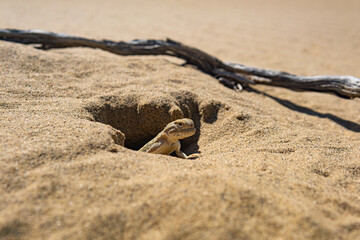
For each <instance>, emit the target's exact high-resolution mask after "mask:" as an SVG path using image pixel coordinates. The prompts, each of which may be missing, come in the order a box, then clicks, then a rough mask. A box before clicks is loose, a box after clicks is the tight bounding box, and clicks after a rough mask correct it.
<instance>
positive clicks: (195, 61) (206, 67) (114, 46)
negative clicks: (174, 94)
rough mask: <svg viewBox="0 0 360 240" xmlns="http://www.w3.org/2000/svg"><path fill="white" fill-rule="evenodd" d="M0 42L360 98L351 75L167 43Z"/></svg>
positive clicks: (16, 37)
mask: <svg viewBox="0 0 360 240" xmlns="http://www.w3.org/2000/svg"><path fill="white" fill-rule="evenodd" d="M0 40H4V41H10V42H17V43H22V44H35V45H36V48H38V49H43V50H48V49H52V48H68V47H88V48H99V49H102V50H105V51H109V52H112V53H115V54H118V55H123V56H128V55H168V56H173V57H178V58H181V59H184V60H185V61H186V63H187V64H191V65H194V66H196V67H197V68H198V69H199V70H201V71H203V72H205V73H207V74H209V75H211V76H213V77H216V78H217V79H219V80H220V82H222V83H223V84H224V85H227V86H230V87H233V88H236V86H238V85H239V84H241V85H252V84H266V85H272V86H279V87H284V88H289V89H292V90H303V91H320V92H329V93H335V94H337V95H338V96H341V97H345V98H355V97H360V79H359V78H356V77H353V76H312V77H305V76H297V75H293V74H289V73H286V72H280V71H274V70H268V69H260V68H255V67H247V66H244V65H241V64H236V63H227V62H222V61H221V60H219V59H217V58H216V57H213V56H211V55H209V54H207V53H205V52H203V51H201V50H199V49H196V48H192V47H189V46H186V45H184V44H181V43H180V42H176V41H173V40H171V39H167V40H165V41H164V40H133V41H129V42H123V41H120V42H114V41H109V40H101V41H99V40H92V39H87V38H80V37H74V36H69V35H66V34H57V33H52V32H44V31H35V30H25V31H24V30H16V29H3V30H0Z"/></svg>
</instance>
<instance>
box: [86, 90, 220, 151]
mask: <svg viewBox="0 0 360 240" xmlns="http://www.w3.org/2000/svg"><path fill="white" fill-rule="evenodd" d="M222 107H225V104H222V103H220V102H217V101H211V100H207V101H204V100H201V99H199V97H198V96H197V95H196V94H193V93H191V92H188V91H181V90H179V91H169V92H165V91H156V92H155V91H147V92H144V91H142V92H140V91H137V90H135V89H134V90H132V91H128V90H127V91H125V90H124V91H119V92H117V93H114V94H111V95H105V96H101V97H99V98H97V99H95V100H93V101H91V102H90V103H88V104H87V105H86V107H85V109H86V110H87V111H88V112H89V113H91V115H92V116H93V118H94V120H95V121H97V122H101V123H104V124H108V125H110V126H112V127H113V128H116V129H118V130H120V131H121V132H122V133H124V134H125V147H126V148H130V149H133V150H138V149H140V148H141V147H142V146H143V145H144V144H146V143H147V142H148V141H150V140H151V139H152V138H154V137H155V136H156V135H157V134H158V133H159V132H160V131H162V130H163V129H164V127H165V126H166V125H167V124H168V123H169V122H171V121H174V120H176V119H179V118H191V119H192V120H193V121H194V123H195V128H196V133H195V135H194V136H192V137H189V138H186V139H183V140H181V143H182V149H186V148H189V151H197V150H198V145H197V142H198V139H199V136H200V134H201V133H200V127H201V121H204V122H207V123H212V122H214V121H216V119H217V114H218V112H219V110H220V109H221V108H222Z"/></svg>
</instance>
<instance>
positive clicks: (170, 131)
mask: <svg viewBox="0 0 360 240" xmlns="http://www.w3.org/2000/svg"><path fill="white" fill-rule="evenodd" d="M195 132H196V129H195V127H194V122H193V120H191V119H189V118H183V119H178V120H175V121H173V122H171V123H169V124H168V125H166V127H165V128H164V130H162V131H161V132H160V133H159V134H158V135H157V136H156V137H154V138H153V139H152V140H150V141H149V142H148V143H146V144H145V145H144V146H143V147H142V148H140V149H139V151H140V152H147V153H156V154H163V155H170V154H171V153H172V152H174V151H175V153H176V155H177V156H178V157H180V158H186V159H191V158H197V157H199V156H200V155H199V154H197V153H194V154H191V155H189V156H187V155H186V154H185V153H183V152H182V151H180V148H181V144H180V141H179V140H180V139H183V138H187V137H190V136H192V135H194V134H195Z"/></svg>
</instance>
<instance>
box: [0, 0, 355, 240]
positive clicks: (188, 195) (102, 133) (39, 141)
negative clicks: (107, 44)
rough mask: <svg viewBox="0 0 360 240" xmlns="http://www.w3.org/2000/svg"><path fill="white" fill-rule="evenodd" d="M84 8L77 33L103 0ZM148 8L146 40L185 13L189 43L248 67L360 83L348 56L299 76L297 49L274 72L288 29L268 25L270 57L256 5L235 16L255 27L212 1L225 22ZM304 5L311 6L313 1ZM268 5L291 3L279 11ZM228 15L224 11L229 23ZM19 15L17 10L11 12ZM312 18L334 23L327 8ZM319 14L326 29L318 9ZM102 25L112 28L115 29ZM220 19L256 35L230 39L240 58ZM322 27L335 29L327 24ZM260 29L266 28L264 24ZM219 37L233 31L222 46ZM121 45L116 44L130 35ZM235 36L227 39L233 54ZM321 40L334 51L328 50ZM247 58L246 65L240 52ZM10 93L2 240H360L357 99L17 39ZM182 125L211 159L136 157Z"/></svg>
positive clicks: (10, 52) (188, 142) (164, 61)
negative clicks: (243, 87) (44, 47)
mask: <svg viewBox="0 0 360 240" xmlns="http://www.w3.org/2000/svg"><path fill="white" fill-rule="evenodd" d="M65 2H66V1H65ZM41 3H42V4H45V5H44V9H52V8H50V7H56V6H60V5H56V4H55V3H49V2H48V1H44V2H41ZM110 3H114V4H115V5H116V4H118V3H115V2H111V1H109V2H107V1H105V2H104V4H105V6H107V7H106V8H102V9H107V10H106V11H105V10H104V11H105V12H106V13H109V14H110V13H112V14H114V15H111V14H110V15H111V16H118V15H117V12H112V11H115V10H113V9H115V8H114V6H113V5H112V4H110ZM23 4H25V5H21V6H24V7H26V3H23ZM57 4H58V3H57ZM74 4H75V6H73V7H74V8H75V9H80V8H81V7H83V6H86V9H87V10H86V11H75V12H73V13H68V14H69V16H70V18H69V20H68V21H70V22H71V24H69V25H68V26H71V27H70V30H69V33H70V34H72V32H71V31H72V30H74V31H75V30H76V31H77V30H79V31H82V32H80V33H81V34H83V35H87V34H86V33H87V32H86V31H87V30H86V29H87V28H81V27H80V26H82V25H81V24H80V23H79V22H78V23H79V24H80V25H79V26H77V27H76V26H75V25H72V24H73V23H74V22H73V21H74V19H82V17H84V16H88V17H89V18H87V19H88V20H89V21H90V22H91V21H92V20H91V19H92V18H91V17H90V16H92V15H91V14H90V13H91V12H92V10H96V9H98V5H97V4H95V3H88V4H85V3H83V4H84V5H82V6H78V5H76V4H77V3H74ZM107 4H110V5H107ZM144 4H145V6H147V7H149V8H151V9H152V10H153V11H155V13H154V15H152V17H154V18H155V19H156V20H157V22H158V25H156V26H157V27H158V28H154V29H151V31H150V30H149V31H147V30H146V28H144V29H142V30H141V31H143V32H142V33H143V35H142V36H148V35H149V37H151V36H158V35H156V34H154V35H151V33H156V31H158V30H159V29H160V30H161V29H163V28H166V29H167V31H166V32H168V33H172V34H174V35H176V34H177V31H175V30H172V28H171V27H169V28H167V25H163V24H164V23H163V22H164V21H163V20H164V19H172V17H169V16H170V15H171V13H172V12H175V13H178V14H179V16H182V17H184V16H189V19H188V20H187V19H186V18H181V19H183V20H184V21H185V23H186V24H185V25H184V26H182V25H177V26H179V29H180V30H178V31H180V33H179V34H180V35H179V36H184V39H185V40H186V41H187V42H188V43H191V41H199V44H200V43H201V44H202V45H201V44H200V46H197V47H199V48H204V50H206V49H210V50H212V51H213V52H214V53H216V54H218V53H219V54H220V55H221V54H223V56H227V57H228V58H235V59H237V60H238V61H239V62H240V61H242V60H243V58H245V60H248V61H250V62H251V61H254V62H255V63H258V64H254V65H258V66H261V63H262V61H264V62H263V63H265V64H266V65H267V66H269V67H271V65H273V66H277V67H278V68H281V67H283V66H281V64H285V65H286V64H288V65H286V67H285V68H284V70H295V71H297V72H300V73H304V74H305V73H307V72H310V73H313V74H315V73H317V72H316V71H311V69H312V68H316V69H317V71H320V70H321V71H324V72H326V73H329V74H330V73H331V71H336V72H337V73H339V74H342V72H338V71H340V70H339V69H340V68H341V69H350V70H352V72H351V74H355V75H356V74H358V73H359V72H356V71H358V68H357V65H356V59H352V60H353V61H350V60H344V61H342V59H345V57H343V58H342V57H335V56H334V55H331V54H329V56H328V59H327V60H329V59H331V61H330V62H332V63H333V65H331V66H328V65H326V64H324V63H323V62H321V60H317V61H316V60H314V64H315V67H314V66H311V67H308V68H306V65H304V68H303V67H301V66H300V65H299V61H302V62H306V57H309V56H308V55H306V54H305V55H302V54H303V52H302V53H296V51H294V49H292V50H291V51H292V58H291V59H295V60H294V61H293V62H292V61H288V62H287V61H284V62H286V63H279V62H280V60H281V58H283V57H285V56H286V54H288V52H287V50H286V48H284V47H282V46H281V47H280V46H279V47H277V45H276V43H273V42H274V41H273V38H276V36H277V35H276V34H277V33H278V34H280V32H276V31H275V33H273V31H266V29H264V31H263V33H264V34H263V36H262V38H261V39H263V40H261V41H263V43H267V44H268V45H269V46H272V47H273V48H274V49H270V50H268V51H263V50H264V49H263V48H264V47H263V45H261V44H260V43H259V42H257V41H260V40H259V39H260V38H258V37H256V36H257V35H256V34H255V33H254V32H252V29H253V25H254V26H258V25H261V24H260V23H259V22H256V21H259V20H258V16H259V15H254V16H252V15H251V14H247V15H246V12H247V11H246V9H251V8H252V7H254V6H253V5H251V4H250V3H249V4H250V5H244V9H243V8H238V9H240V10H241V12H242V13H243V14H245V17H244V18H246V19H247V18H249V19H250V20H251V19H252V20H253V22H252V23H251V24H250V22H251V21H250V22H249V24H250V25H247V24H246V21H239V23H234V22H233V21H231V24H230V23H229V24H227V23H226V21H225V20H226V19H228V18H227V17H226V16H225V15H229V16H232V19H236V16H238V13H237V11H235V10H231V11H230V9H229V8H228V7H226V6H225V5H224V4H220V3H216V2H211V3H209V6H215V7H214V8H209V9H208V11H210V13H211V14H215V15H214V16H213V17H214V18H206V17H207V16H208V15H209V12H208V13H201V11H200V10H201V9H202V7H203V6H202V5H197V4H193V5H192V3H191V4H190V3H189V4H190V5H191V6H192V8H191V9H192V10H191V11H194V12H193V13H194V14H188V15H183V14H184V11H188V10H186V9H187V7H186V6H187V5H186V4H187V3H186V2H184V3H183V4H184V5H180V4H179V3H177V4H175V3H167V4H165V3H163V4H165V5H161V6H163V7H164V9H165V10H164V9H162V10H161V9H160V10H157V8H155V7H153V5H151V4H150V5H149V4H147V3H145V2H144ZM232 4H235V5H236V4H237V3H234V2H233V3H232ZM354 4H355V3H354ZM10 5H11V4H10V2H9V6H10ZM155 5H156V4H155ZM298 5H299V6H297V7H298V8H300V9H302V7H304V6H305V5H302V4H300V3H299V4H298ZM116 6H117V7H119V8H118V9H120V10H121V9H123V8H121V7H122V6H121V7H120V6H119V5H116ZM126 6H128V8H129V9H132V10H133V12H135V13H138V14H140V15H142V16H143V18H144V19H148V18H149V16H148V15H146V14H147V13H146V12H144V11H145V10H142V9H145V7H144V8H141V9H139V8H137V7H136V6H135V5H131V4H130V3H129V4H128V5H126ZM156 6H159V5H156ZM266 6H267V7H272V8H273V9H277V8H275V7H274V6H278V7H279V8H280V9H283V8H284V9H285V10H287V11H290V10H291V9H292V8H291V7H289V6H287V5H286V4H285V5H284V4H283V2H282V1H276V2H275V3H273V5H271V6H270V5H266ZM331 6H332V5H331ZM27 7H29V8H32V7H33V6H27ZM318 7H319V6H317V5H315V4H314V9H315V10H316V9H317V10H316V11H320V10H319V9H321V6H320V8H318ZM42 9H43V8H42ZM61 9H62V8H60V9H59V11H60V13H62V14H65V12H64V11H65V10H64V9H66V8H64V9H63V10H61ZM169 9H177V10H172V11H170V10H169ZM225 9H227V11H228V12H226V14H225V15H223V14H224V11H225ZM256 9H258V8H256ZM314 9H313V10H312V11H315V10H314ZM334 9H335V8H334ZM339 9H340V8H339ZM166 10H169V11H166ZM220 10H221V11H220ZM258 10H259V11H260V13H262V14H265V15H264V16H263V18H264V19H267V20H269V21H270V19H271V21H276V19H277V18H276V17H277V16H278V15H276V14H275V15H274V13H272V11H268V10H266V11H265V8H264V9H262V8H260V9H258ZM340 10H341V9H340ZM340 10H339V11H340ZM121 11H125V10H121ZM137 11H138V12H137ZM189 11H190V10H189ZM279 11H280V10H279ZM40 12H42V14H45V15H46V14H48V13H45V12H43V11H42V10H41V11H40ZM280 12H283V11H280ZM296 12H297V11H295V13H296ZM340 12H341V11H340ZM21 13H22V11H20V10H18V11H17V12H16V14H17V15H16V14H15V15H16V16H20V15H21ZM60 13H56V14H60ZM75 13H79V15H77V14H75ZM115 13H116V14H115ZM195 13H196V14H195ZM275 13H276V11H275ZM316 13H319V14H320V15H319V16H323V15H321V14H324V16H327V15H326V14H325V13H322V12H321V11H320V12H316ZM351 13H352V12H351V11H350V12H349V13H347V14H344V15H341V14H340V13H338V14H339V16H341V18H339V20H337V22H336V24H335V23H334V25H331V26H332V27H329V28H328V29H329V31H330V32H331V33H337V31H338V29H343V28H341V27H342V26H345V23H347V21H350V20H351V19H350V18H349V19H350V20H349V19H348V18H347V17H348V16H357V15H351ZM355 13H356V14H357V12H356V11H355V12H354V13H353V14H355ZM56 14H55V15H56ZM87 14H90V15H87ZM123 14H124V15H122V16H127V17H129V19H130V20H128V22H132V21H133V22H132V23H133V25H132V26H138V27H140V28H141V26H142V25H143V24H144V26H146V27H147V26H149V23H147V22H146V23H145V22H142V20H141V19H143V18H138V17H136V16H137V15H136V14H135V15H134V17H132V14H129V13H125V12H123ZM126 14H128V15H126ZM162 14H163V15H162ZM197 14H200V15H197ZM201 14H202V15H201ZM216 14H217V15H216ZM267 14H268V15H267ZM271 14H273V15H271ZM308 14H309V17H312V19H318V18H317V17H318V15H315V14H314V13H312V12H309V13H308ZM45 15H44V16H45ZM295 15H296V14H295ZM44 16H43V17H44ZM46 16H47V15H46ZM56 16H59V18H61V19H63V18H64V17H63V15H61V16H60V15H56ZM103 16H105V15H103ZM106 16H108V15H106ZM171 16H173V15H171ZM174 16H176V15H174ZM195 16H203V21H204V23H207V24H210V25H206V26H208V28H206V29H207V31H205V30H204V29H203V31H202V32H203V33H204V34H205V35H201V36H206V39H205V40H202V37H196V36H195V40H193V38H192V37H193V35H191V34H190V35H188V31H190V30H191V31H190V32H193V33H194V32H195V29H197V28H196V25H194V24H190V23H191V22H192V21H194V18H195ZM274 16H276V17H274ZM315 16H316V17H315ZM93 17H94V18H95V19H97V18H96V16H93ZM272 17H274V18H272ZM11 19H12V18H7V21H8V22H7V24H10V23H11V24H15V23H18V24H19V26H21V24H20V23H19V22H20V20H16V19H15V20H11ZM31 19H33V20H31V21H30V20H29V19H28V20H29V22H31V24H34V25H36V23H38V21H39V22H42V21H40V20H42V18H41V16H40V15H39V17H34V18H31ZM106 19H107V18H105V20H104V21H105V22H106V21H107V23H108V24H109V26H110V25H111V24H110V23H112V21H110V18H109V19H108V20H106ZM117 19H118V18H117ZM211 19H213V20H214V22H212V20H211ZM219 19H220V20H222V23H223V24H224V29H227V30H229V32H231V31H230V30H231V26H233V27H234V26H238V27H242V29H243V31H245V33H246V34H247V36H252V37H251V39H250V40H249V41H247V40H246V38H243V37H241V36H240V35H239V33H238V32H236V33H234V35H233V37H235V38H238V39H242V40H243V42H242V44H244V45H242V46H243V47H244V48H243V50H233V48H231V47H226V46H227V45H231V44H234V42H232V41H230V40H227V39H230V38H228V37H229V36H228V35H229V34H227V33H224V34H225V35H221V34H218V33H219V32H218V31H220V30H221V29H222V28H220V26H219V25H217V24H216V22H217V21H218V20H219ZM321 19H325V20H323V21H325V23H329V22H326V21H330V20H326V19H327V18H321ZM118 20H119V21H118V22H122V20H121V21H120V19H118ZM215 20H217V21H215ZM12 21H14V22H15V23H13V22H12ZM64 21H65V20H64ZM79 21H80V20H79ZM169 21H170V23H173V24H174V23H175V22H174V20H169ZM271 21H270V22H271ZM303 21H305V20H301V21H300V20H299V22H300V23H299V24H300V27H299V29H298V30H297V31H300V32H301V33H304V32H308V31H310V32H311V31H312V30H313V29H314V28H316V26H317V25H316V21H315V23H314V24H315V27H314V26H312V25H307V24H306V23H309V22H307V21H305V23H304V22H303ZM55 22H56V23H57V25H56V24H55ZM65 22H66V21H65ZM75 22H76V21H75ZM125 22H126V21H125ZM155 22H156V21H155ZM180 22H182V21H180ZM330 22H331V21H330ZM357 22H359V21H357ZM49 23H51V24H54V28H53V29H51V30H53V31H57V30H59V29H60V30H61V31H64V30H62V29H64V28H66V27H64V26H65V25H66V24H65V25H62V24H63V23H62V22H59V21H55V20H51V21H49ZM68 23H69V22H68ZM271 23H274V22H271ZM296 23H298V22H297V21H296V19H292V20H291V21H290V20H289V23H284V25H283V26H282V27H283V28H285V30H286V32H287V34H288V36H287V37H286V39H285V40H283V41H286V42H290V40H291V37H295V36H297V35H296V34H297V31H294V30H289V29H290V27H291V26H292V27H294V26H296ZM43 24H44V25H40V26H42V27H43V29H45V30H47V29H46V26H47V25H46V24H48V22H46V21H45V22H44V23H43ZM179 24H180V23H179ZM181 24H183V23H181ZM199 24H201V23H200V22H199ZM212 24H213V25H212ZM236 24H237V25H236ZM262 24H265V25H264V26H267V25H266V21H263V22H262ZM287 24H289V25H287ZM105 25H106V24H105ZM105 25H104V24H102V25H101V26H105ZM16 26H18V25H16ZM106 26H108V25H106ZM121 26H123V27H124V28H125V25H121ZM126 26H127V25H126ZM181 26H182V27H181ZM201 26H202V25H201ZM211 26H213V27H211ZM328 26H330V25H328ZM8 27H15V26H8ZM92 27H93V29H92V32H91V33H93V34H95V35H96V34H100V35H101V34H103V32H102V31H105V32H111V31H110V30H109V29H108V30H106V28H105V29H102V28H101V27H98V26H97V25H95V24H94V25H93V26H92ZM288 27H289V28H288ZM19 28H20V27H19ZM316 29H320V28H316ZM60 30H59V31H60ZM132 31H133V32H131V30H129V31H127V33H128V35H126V36H125V37H129V38H130V37H131V38H132V37H133V35H136V34H135V33H136V32H134V31H135V30H132ZM278 31H280V30H278ZM339 31H340V30H339ZM349 31H350V30H349ZM232 32H234V31H232ZM312 32H314V31H312ZM250 33H254V35H252V34H250ZM351 33H353V34H354V35H351ZM76 34H78V33H76ZM81 34H80V35H81ZM132 34H133V35H132ZM317 34H318V35H317V38H320V39H322V40H324V39H326V37H327V36H328V35H326V31H320V30H319V32H318V33H317ZM348 34H349V35H346V36H348V38H346V39H345V40H346V41H345V40H344V39H342V40H343V41H344V43H343V44H341V43H339V42H337V46H339V45H340V46H341V49H342V50H341V51H340V52H341V53H340V52H339V53H338V54H344V55H346V54H347V53H348V51H347V49H348V48H349V49H350V48H351V46H353V48H354V49H355V50H354V49H352V50H351V51H357V50H358V48H357V50H356V47H354V46H356V44H355V43H356V41H357V40H358V38H357V37H356V38H355V37H354V38H352V37H351V36H358V35H356V34H358V33H354V32H349V33H348ZM150 35H151V36H150ZM214 35H217V36H223V37H219V39H214V38H213V36H214ZM304 36H306V37H307V38H305V39H304V40H302V41H299V42H294V41H293V42H292V44H294V45H296V46H298V47H299V48H301V47H304V46H305V45H306V44H307V43H308V41H310V40H311V38H310V35H309V34H304ZM334 36H340V34H334ZM342 36H343V37H344V35H342ZM99 37H104V36H99ZM110 37H111V35H110ZM110 37H109V38H110ZM125 37H121V39H124V40H126V38H125ZM114 38H115V39H116V38H119V35H115V37H114ZM209 39H212V41H211V42H210V43H209V41H208V40H209ZM351 39H353V40H351ZM180 40H181V39H180ZM185 40H184V41H185ZM338 40H339V41H340V39H338ZM227 41H230V43H231V44H225V43H226V42H227ZM253 41H254V43H252V42H253ZM205 42H206V43H205ZM275 42H276V41H275ZM323 42H324V44H325V45H326V44H327V45H326V46H328V47H329V48H332V44H333V42H332V41H325V40H324V41H323ZM219 43H221V44H219ZM227 43H229V42H227ZM219 46H224V49H222V50H221V47H219ZM249 46H252V47H251V48H250V47H249ZM258 46H260V50H259V51H258V50H257V49H259V48H258ZM287 46H290V45H289V44H288V45H287ZM326 46H317V47H316V46H314V48H311V50H309V51H315V53H316V51H319V53H318V55H317V56H321V54H322V53H323V51H325V50H326V49H327V48H326ZM294 48H295V47H294ZM261 49H262V50H261ZM324 49H325V50H324ZM245 50H246V51H245ZM242 51H244V52H242ZM257 51H258V52H257ZM245 52H246V53H245ZM315 53H313V54H315ZM242 54H245V55H242ZM310 54H312V53H310ZM240 55H241V56H243V57H239V58H237V56H240ZM267 57H269V58H267ZM354 58H356V57H354ZM319 59H321V58H319ZM336 59H337V60H336ZM324 61H325V60H324ZM336 61H337V62H336ZM328 62H329V61H328ZM351 64H352V65H351ZM319 69H320V70H319ZM0 84H1V85H0V86H1V88H0V90H1V95H0V137H1V142H0V153H1V154H0V239H358V238H359V237H358V236H360V199H359V196H360V190H359V189H360V183H359V178H360V161H359V159H360V148H359V146H360V138H359V132H360V117H359V116H360V115H359V102H360V101H359V100H358V99H355V100H345V99H340V98H338V97H336V96H332V95H326V94H321V93H298V92H292V91H289V90H285V89H277V88H271V87H256V88H254V89H253V90H249V91H243V92H235V91H232V90H230V89H227V88H225V87H223V86H222V85H220V84H219V83H218V82H217V80H216V79H213V78H211V77H209V76H207V75H206V74H203V73H201V72H199V71H197V70H196V69H192V68H189V67H183V66H181V64H179V62H178V61H177V60H176V59H172V58H163V57H153V56H151V57H141V56H139V57H119V56H115V55H112V54H110V53H104V52H101V51H95V50H91V49H64V50H54V51H47V52H45V51H40V50H36V49H33V48H32V47H29V46H22V45H18V44H12V43H6V42H0ZM183 117H187V118H191V119H193V120H194V122H195V127H196V129H197V132H196V134H195V135H194V136H192V137H190V138H188V139H184V140H183V141H182V150H183V151H184V152H185V153H187V154H191V153H195V152H201V154H202V157H201V158H199V159H196V160H183V159H179V158H176V157H173V156H163V155H154V154H146V153H143V152H137V151H134V150H136V149H139V148H140V147H141V146H142V145H143V144H145V143H146V142H147V141H148V140H150V139H151V138H152V137H154V136H155V135H156V134H157V133H158V132H159V131H161V130H162V129H163V127H164V126H165V125H166V124H167V123H168V122H170V121H173V120H175V119H178V118H183Z"/></svg>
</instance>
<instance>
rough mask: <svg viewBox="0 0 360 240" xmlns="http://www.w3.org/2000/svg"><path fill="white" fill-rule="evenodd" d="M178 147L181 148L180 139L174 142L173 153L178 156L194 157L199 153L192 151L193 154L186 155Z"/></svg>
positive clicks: (198, 155)
mask: <svg viewBox="0 0 360 240" xmlns="http://www.w3.org/2000/svg"><path fill="white" fill-rule="evenodd" d="M180 148H181V144H180V141H177V143H176V144H175V153H176V155H177V156H178V157H180V158H184V159H194V158H198V157H200V154H198V153H194V154H191V155H189V156H187V155H186V154H185V153H184V152H182V151H180Z"/></svg>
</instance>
